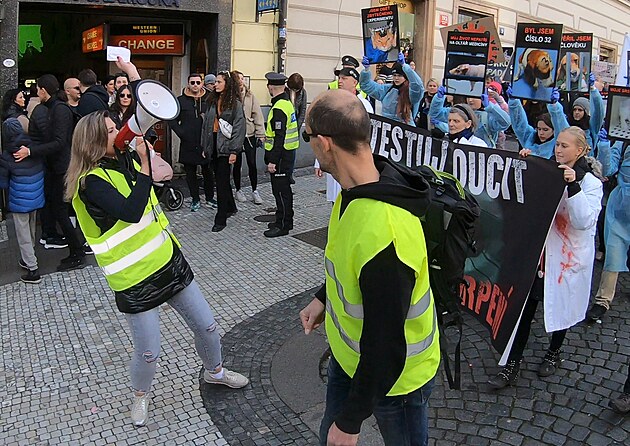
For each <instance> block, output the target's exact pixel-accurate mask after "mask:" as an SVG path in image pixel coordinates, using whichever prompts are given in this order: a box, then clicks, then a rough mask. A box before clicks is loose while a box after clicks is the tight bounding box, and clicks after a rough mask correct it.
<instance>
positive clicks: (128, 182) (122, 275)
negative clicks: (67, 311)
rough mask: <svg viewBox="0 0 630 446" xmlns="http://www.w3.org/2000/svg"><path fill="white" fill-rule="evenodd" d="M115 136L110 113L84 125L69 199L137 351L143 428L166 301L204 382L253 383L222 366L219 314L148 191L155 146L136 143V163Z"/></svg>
mask: <svg viewBox="0 0 630 446" xmlns="http://www.w3.org/2000/svg"><path fill="white" fill-rule="evenodd" d="M117 134H118V130H117V129H116V125H115V124H114V121H112V119H111V118H110V117H109V114H108V112H106V111H98V112H94V113H91V114H89V115H88V116H85V117H84V118H82V119H81V120H80V121H79V123H78V124H77V127H76V130H75V132H74V136H73V139H72V157H71V161H70V166H69V167H68V173H67V175H66V183H65V185H66V189H65V197H66V199H67V200H71V201H72V205H73V207H74V209H75V211H76V214H77V219H78V221H79V224H80V225H81V229H82V230H83V233H84V234H85V237H86V239H87V241H88V243H89V244H90V246H91V247H92V249H93V250H94V255H95V258H96V261H97V262H98V264H99V266H100V267H101V269H102V271H103V273H104V275H105V278H106V279H107V282H108V284H109V286H110V288H111V289H112V290H113V291H114V295H115V299H116V306H117V308H118V310H119V311H120V312H122V313H124V314H125V315H126V316H127V323H128V324H129V331H130V337H131V338H132V340H133V346H134V353H133V356H132V359H131V364H130V374H131V387H132V389H133V391H134V402H133V406H132V409H131V421H132V422H133V424H134V425H136V426H142V425H144V424H146V422H147V420H148V410H149V391H150V390H151V383H152V381H153V377H154V375H155V371H156V361H157V359H158V357H159V353H160V321H159V310H158V307H159V306H160V305H161V304H163V303H165V302H167V303H168V304H169V305H170V306H171V307H173V308H174V309H175V311H177V312H178V313H179V314H180V315H181V316H182V318H183V319H184V321H185V322H186V324H187V325H188V326H189V327H190V329H191V330H192V331H193V332H194V334H195V347H196V349H197V353H198V355H199V357H200V358H201V360H202V362H203V365H204V368H205V370H204V374H203V379H204V381H205V382H207V383H209V384H222V385H226V386H228V387H232V388H241V387H244V386H246V385H247V383H248V382H249V381H248V379H247V378H245V377H244V376H242V375H240V374H238V373H236V372H232V371H228V370H227V369H225V368H224V367H223V365H222V356H221V340H220V336H219V332H218V330H217V324H216V322H215V320H214V315H213V314H212V310H211V309H210V307H209V306H208V303H207V302H206V300H205V298H204V296H203V294H202V292H201V290H200V289H199V286H198V285H197V284H196V282H195V280H194V275H193V272H192V270H191V269H190V266H189V265H188V263H187V262H186V259H185V258H184V255H183V254H182V252H181V250H180V244H179V242H178V240H177V239H176V238H175V235H174V234H173V232H172V229H171V226H170V224H169V222H168V219H167V218H166V216H165V215H164V212H163V211H162V210H161V209H160V207H159V204H158V201H157V198H156V196H155V193H154V192H153V189H152V187H151V184H152V183H151V174H150V172H151V170H150V163H149V157H150V149H151V147H150V146H149V147H147V146H146V145H145V143H144V141H143V138H137V140H136V153H137V155H138V158H139V160H140V162H139V163H137V162H135V161H133V160H132V158H131V157H130V156H127V155H128V153H121V152H119V151H118V150H117V149H116V148H115V146H114V141H115V139H116V136H117Z"/></svg>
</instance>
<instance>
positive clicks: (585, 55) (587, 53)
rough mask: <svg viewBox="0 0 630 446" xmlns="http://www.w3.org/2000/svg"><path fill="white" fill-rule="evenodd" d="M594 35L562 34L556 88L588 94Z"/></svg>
mask: <svg viewBox="0 0 630 446" xmlns="http://www.w3.org/2000/svg"><path fill="white" fill-rule="evenodd" d="M592 52H593V34H588V33H572V34H562V41H561V42H560V62H559V64H558V72H557V76H556V87H558V88H559V89H560V90H563V91H580V92H584V93H586V92H588V77H589V75H590V74H591V58H592Z"/></svg>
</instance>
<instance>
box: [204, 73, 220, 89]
mask: <svg viewBox="0 0 630 446" xmlns="http://www.w3.org/2000/svg"><path fill="white" fill-rule="evenodd" d="M216 81H217V77H216V76H215V75H214V74H212V73H210V74H206V77H205V78H204V79H203V85H204V87H206V90H208V91H214V84H215V83H216Z"/></svg>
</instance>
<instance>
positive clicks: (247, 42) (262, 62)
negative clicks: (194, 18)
mask: <svg viewBox="0 0 630 446" xmlns="http://www.w3.org/2000/svg"><path fill="white" fill-rule="evenodd" d="M233 5H234V13H233V15H232V21H233V26H232V67H231V69H234V70H239V71H241V72H243V74H244V75H245V76H250V87H251V90H252V92H253V93H254V95H255V96H256V98H258V100H259V101H260V103H261V104H263V105H264V104H269V102H270V101H269V93H268V92H267V87H266V85H267V81H266V80H265V73H267V72H269V71H275V65H276V53H275V47H276V38H277V37H276V30H275V25H274V21H276V20H277V18H276V15H275V14H273V13H268V14H263V15H262V16H261V17H260V22H259V23H256V2H255V1H252V0H234V2H233ZM221 68H222V67H219V69H221Z"/></svg>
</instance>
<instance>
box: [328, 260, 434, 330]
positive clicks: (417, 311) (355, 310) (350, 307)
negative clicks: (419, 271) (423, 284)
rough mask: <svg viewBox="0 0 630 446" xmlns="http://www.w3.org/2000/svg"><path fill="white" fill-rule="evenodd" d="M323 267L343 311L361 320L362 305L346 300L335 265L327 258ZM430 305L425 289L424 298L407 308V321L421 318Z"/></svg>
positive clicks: (429, 294)
mask: <svg viewBox="0 0 630 446" xmlns="http://www.w3.org/2000/svg"><path fill="white" fill-rule="evenodd" d="M324 265H325V267H326V272H327V273H328V275H329V276H330V277H331V278H332V279H333V280H334V281H335V286H336V287H337V295H338V296H339V298H340V299H341V303H342V304H343V309H344V311H345V312H346V313H347V314H348V315H350V316H352V317H354V318H356V319H363V305H361V304H351V303H350V302H348V301H347V300H346V296H345V295H344V292H343V286H342V285H341V282H339V280H338V279H337V275H336V274H335V265H334V264H333V262H332V261H331V260H330V259H329V258H328V257H326V258H325V261H324ZM430 304H431V289H430V288H429V289H427V292H426V293H424V296H422V297H421V298H420V300H419V301H418V302H416V303H415V304H413V305H410V306H409V311H408V312H407V319H415V318H417V317H419V316H421V315H422V314H424V312H425V311H427V309H428V308H429V305H430Z"/></svg>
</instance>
